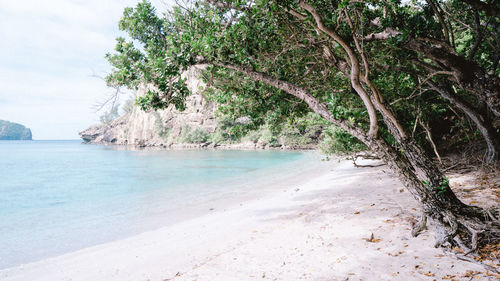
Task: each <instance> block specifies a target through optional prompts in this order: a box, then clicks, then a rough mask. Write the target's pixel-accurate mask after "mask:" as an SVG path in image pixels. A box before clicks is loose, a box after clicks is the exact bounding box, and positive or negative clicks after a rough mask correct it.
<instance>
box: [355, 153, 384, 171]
mask: <svg viewBox="0 0 500 281" xmlns="http://www.w3.org/2000/svg"><path fill="white" fill-rule="evenodd" d="M358 158H362V159H368V160H381V159H380V158H379V157H377V156H376V155H372V154H355V155H353V156H352V158H351V160H352V163H353V165H354V167H356V168H375V167H380V166H384V165H385V163H380V164H376V165H360V164H357V163H356V160H358Z"/></svg>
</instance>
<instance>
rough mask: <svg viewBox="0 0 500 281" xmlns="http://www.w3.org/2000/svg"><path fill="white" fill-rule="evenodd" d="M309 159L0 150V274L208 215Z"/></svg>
mask: <svg viewBox="0 0 500 281" xmlns="http://www.w3.org/2000/svg"><path fill="white" fill-rule="evenodd" d="M307 159H308V157H307V154H305V153H301V152H283V151H159V150H156V151H153V150H127V149H124V148H119V147H110V146H97V145H84V144H80V142H79V141H0V269H1V268H7V267H11V266H15V265H19V264H23V263H27V262H32V261H36V260H40V259H43V258H47V257H50V256H55V255H58V254H62V253H66V252H70V251H74V250H77V249H81V248H84V247H87V246H91V245H96V244H99V243H104V242H108V241H112V240H116V239H118V238H123V237H127V236H130V235H133V234H137V233H140V232H143V231H146V230H152V229H156V228H159V227H161V226H164V225H167V224H170V223H174V222H176V221H179V220H182V219H186V218H189V217H190V216H194V215H196V214H199V213H200V212H207V210H209V209H208V208H209V207H211V205H210V204H212V203H214V202H216V201H217V200H222V199H230V198H231V196H233V197H234V196H238V195H241V194H251V193H252V192H257V191H258V190H257V189H258V188H259V187H258V185H255V184H253V185H252V184H251V183H252V182H254V181H255V180H256V179H262V178H266V177H268V178H269V179H271V178H275V177H277V175H278V174H280V173H281V174H283V171H290V170H292V169H296V168H297V167H298V166H299V165H301V164H303V163H304V161H306V160H307Z"/></svg>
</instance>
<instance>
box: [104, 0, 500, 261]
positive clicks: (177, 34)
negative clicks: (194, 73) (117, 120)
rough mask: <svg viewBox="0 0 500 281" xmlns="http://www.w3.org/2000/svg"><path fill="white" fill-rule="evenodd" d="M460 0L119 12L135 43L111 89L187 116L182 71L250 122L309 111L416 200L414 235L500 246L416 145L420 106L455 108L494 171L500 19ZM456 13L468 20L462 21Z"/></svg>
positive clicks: (488, 213)
mask: <svg viewBox="0 0 500 281" xmlns="http://www.w3.org/2000/svg"><path fill="white" fill-rule="evenodd" d="M463 2H464V3H462V2H461V1H458V0H449V1H436V0H429V1H427V2H425V3H420V2H419V3H418V4H402V3H400V2H399V1H364V0H352V1H349V0H346V1H323V0H314V1H294V0H288V1H285V0H282V1H276V0H254V1H242V0H205V1H201V0H200V1H190V2H183V3H178V5H176V6H175V7H174V8H173V11H171V12H169V13H167V14H164V15H163V16H162V17H159V16H158V15H157V14H156V12H155V9H154V7H153V6H152V5H151V4H150V3H149V2H147V1H144V2H142V3H139V4H138V5H137V7H135V8H127V9H125V11H124V15H123V17H122V19H121V20H120V28H121V29H122V30H124V31H126V32H127V33H128V35H129V36H130V38H131V39H132V41H127V40H125V39H123V38H119V39H118V44H117V46H116V49H115V52H114V53H113V54H108V55H107V57H108V60H109V61H110V63H111V64H112V66H113V67H114V70H113V72H112V73H111V74H110V75H109V76H108V77H107V82H108V84H110V85H126V86H128V87H137V85H138V84H139V83H149V84H151V85H154V89H155V90H150V91H149V92H148V93H147V94H146V95H145V96H142V97H138V99H137V101H136V103H137V104H138V105H140V106H141V107H142V108H143V109H149V108H153V109H158V108H165V107H167V106H169V105H170V104H174V105H175V106H176V107H178V108H181V109H182V108H183V101H184V99H185V97H186V96H187V95H189V91H188V89H187V88H186V86H185V83H184V82H185V81H184V80H183V79H182V78H181V74H182V72H183V71H185V70H186V69H188V68H189V67H192V66H195V65H203V66H204V71H203V78H204V79H205V80H206V82H207V87H208V88H207V91H210V94H211V96H212V97H214V98H215V99H216V100H217V101H219V102H220V103H221V106H229V107H231V106H233V107H235V106H237V107H238V108H240V110H239V111H238V112H239V113H241V114H244V115H248V116H258V115H263V114H268V113H269V112H270V111H273V112H279V114H280V115H282V116H287V115H289V116H295V115H297V114H301V113H303V112H305V111H307V110H309V111H313V112H315V113H317V114H319V115H320V116H321V117H322V118H323V119H325V120H326V121H328V122H330V123H331V124H333V125H335V126H337V127H339V128H341V129H343V130H345V131H346V132H347V133H349V134H350V135H352V136H353V137H355V138H356V139H357V140H359V141H360V142H362V143H363V144H365V145H366V146H367V147H368V148H369V149H370V150H371V151H373V152H374V153H375V154H376V155H377V156H378V157H380V158H381V159H383V160H384V161H385V162H386V163H387V165H388V166H389V167H390V168H391V169H392V170H393V171H394V172H395V174H397V175H398V177H399V179H400V180H401V181H402V183H403V184H404V185H405V187H406V188H407V189H408V190H409V191H410V193H411V194H412V195H413V196H414V198H415V199H416V200H418V202H420V204H421V209H422V216H421V218H420V221H419V223H418V224H416V225H415V226H414V229H413V231H412V233H413V234H414V235H418V233H419V232H421V231H422V230H423V229H425V227H426V225H427V224H429V223H430V225H432V226H433V229H434V232H435V233H436V238H437V239H436V244H435V245H436V247H438V246H443V245H450V244H451V245H454V246H457V247H460V248H462V249H464V250H465V251H466V252H468V253H469V252H473V251H475V250H477V249H478V246H480V245H482V244H483V243H488V242H493V243H497V242H498V241H499V240H500V222H499V210H497V209H483V208H479V207H476V206H469V205H466V204H464V203H463V202H461V201H460V200H459V199H458V198H457V197H456V196H455V194H454V193H453V191H452V190H451V188H450V186H449V183H448V180H447V178H446V177H445V176H444V175H443V173H442V172H441V171H440V169H439V168H438V166H437V165H436V163H435V162H434V161H433V159H432V158H431V157H430V156H429V153H428V151H427V150H426V149H424V147H423V146H422V142H421V140H419V139H417V137H416V136H415V135H414V134H412V128H413V130H414V126H416V122H417V120H415V117H416V116H418V115H417V112H416V111H417V110H416V108H417V106H416V104H417V100H418V103H419V106H418V108H419V109H420V110H422V111H424V112H425V111H426V110H427V111H430V110H433V108H435V107H437V106H440V105H442V104H445V103H450V104H451V105H452V106H454V107H456V108H458V109H460V110H463V111H464V112H465V113H466V114H467V116H469V118H471V120H472V121H473V122H474V123H475V124H476V125H477V128H478V129H479V130H480V131H481V132H482V133H483V137H484V138H485V140H486V142H487V143H488V148H489V150H490V155H489V159H490V161H496V159H498V153H497V149H498V143H497V142H498V138H497V137H498V131H495V128H494V125H493V123H494V121H495V120H498V106H499V96H498V95H499V89H500V88H499V75H498V73H499V70H498V67H497V65H498V58H499V57H498V45H495V44H497V43H498V42H497V41H496V39H498V38H496V39H495V38H493V39H491V38H490V34H489V33H491V32H496V30H497V29H498V26H499V18H498V14H490V12H488V11H485V10H484V9H482V8H480V7H475V6H474V5H472V4H470V3H469V2H474V3H475V2H476V1H463ZM478 2H480V1H478ZM481 3H483V4H484V5H487V4H485V3H484V2H481ZM460 5H468V7H469V9H471V13H470V16H469V17H467V18H464V17H461V19H459V18H458V16H459V15H458V14H457V13H459V12H460V11H461V10H460V9H459V7H461V6H460ZM491 5H494V4H491ZM457 7H458V8H457ZM478 18H479V19H478ZM471 20H472V21H475V22H476V23H477V22H478V21H479V23H477V26H476V25H474V24H473V23H471V22H470V21H471ZM457 21H458V22H457ZM485 21H486V22H485ZM459 25H468V26H470V29H476V33H475V35H473V36H472V37H471V36H469V37H471V38H468V39H467V38H466V39H464V38H463V37H464V36H465V35H464V33H467V32H469V33H470V30H469V29H461V32H460V30H458V28H457V26H459ZM457 30H458V31H457ZM477 30H479V31H477ZM492 30H493V31H492ZM478 37H481V38H478ZM497 37H498V36H497ZM460 40H461V41H460ZM470 42H473V43H471V44H473V45H472V46H468V45H467V44H469V43H470ZM134 44H138V45H139V46H135V45H134ZM476 45H477V46H476ZM464 46H467V47H464ZM459 48H462V49H461V50H458V49H459ZM477 58H479V59H477ZM424 87H425V88H424ZM422 92H431V94H429V96H426V95H424V94H423V93H422ZM245 104H247V105H249V106H246V107H245V106H243V105H245ZM471 104H475V106H472V105H471ZM476 105H477V106H476ZM242 108H244V109H242ZM306 109H307V110H306ZM483 129H484V130H483Z"/></svg>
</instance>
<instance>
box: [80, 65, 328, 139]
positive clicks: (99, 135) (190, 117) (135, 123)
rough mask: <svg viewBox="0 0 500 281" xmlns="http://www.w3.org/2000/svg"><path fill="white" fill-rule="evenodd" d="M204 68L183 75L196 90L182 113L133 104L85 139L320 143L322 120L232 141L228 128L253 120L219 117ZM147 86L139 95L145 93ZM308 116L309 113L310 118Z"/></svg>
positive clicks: (171, 108) (88, 131) (262, 129)
mask: <svg viewBox="0 0 500 281" xmlns="http://www.w3.org/2000/svg"><path fill="white" fill-rule="evenodd" d="M199 71H200V69H198V68H194V67H193V68H191V69H190V70H189V71H186V72H185V73H184V75H183V76H184V77H183V78H185V79H186V81H187V86H188V87H189V89H190V90H191V92H192V94H191V95H190V96H189V97H188V98H187V100H186V109H185V110H184V111H178V110H176V109H175V107H174V106H172V105H171V106H169V107H168V108H167V109H164V110H157V111H149V112H145V111H143V110H141V109H140V108H139V107H137V106H134V107H133V109H132V110H131V112H129V113H127V114H125V115H124V116H121V117H119V118H118V119H115V120H114V121H111V122H109V123H102V124H99V125H95V126H92V127H90V128H88V129H86V130H84V131H82V132H80V137H81V138H82V139H83V141H84V142H86V143H95V144H118V145H133V146H139V147H168V148H174V149H183V148H215V147H217V148H219V149H268V148H273V149H311V148H315V147H316V146H317V145H318V142H319V141H320V139H321V137H320V135H321V134H322V132H323V129H324V127H325V125H324V124H322V123H321V122H319V123H317V122H316V123H317V124H316V123H315V122H314V121H313V119H314V118H313V119H307V120H306V122H305V123H304V124H307V126H300V127H304V128H305V129H301V130H299V129H298V128H297V127H294V126H290V125H287V126H285V129H284V130H283V131H282V132H281V134H278V135H275V134H273V133H272V132H271V131H270V130H269V128H267V127H266V126H261V127H260V128H259V129H258V130H256V131H252V132H249V133H248V135H246V136H244V137H241V138H237V139H232V138H231V137H228V136H227V129H228V126H229V127H232V126H245V125H246V124H248V123H249V122H251V120H250V119H249V118H248V117H241V118H238V119H236V120H229V121H227V120H226V121H224V120H219V121H220V122H219V123H218V122H217V121H218V120H216V118H215V117H214V113H215V111H216V108H217V105H216V104H214V103H212V102H209V101H207V100H206V99H205V98H204V97H203V96H202V94H201V89H203V87H204V86H205V85H204V84H203V82H202V81H201V80H200V79H199V78H198V76H199ZM147 91H148V87H147V86H145V85H143V86H141V87H139V89H138V91H137V95H138V96H142V95H145V94H146V93H147ZM306 118H309V117H306Z"/></svg>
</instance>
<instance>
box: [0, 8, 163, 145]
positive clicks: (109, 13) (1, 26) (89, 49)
mask: <svg viewBox="0 0 500 281" xmlns="http://www.w3.org/2000/svg"><path fill="white" fill-rule="evenodd" d="M137 2H138V0H44V1H40V0H18V1H16V0H0V120H7V121H11V122H16V123H20V124H23V125H25V126H26V127H28V128H30V129H31V131H32V134H33V139H37V140H43V139H50V140H56V139H78V138H79V136H78V132H79V131H82V130H84V129H86V128H87V127H89V126H90V125H93V124H96V123H98V122H99V116H100V115H101V114H102V112H96V107H95V105H96V104H97V103H98V102H99V101H102V100H103V99H105V98H106V96H107V95H109V94H110V93H112V92H113V89H109V88H107V87H106V85H105V83H104V81H103V80H102V79H99V78H96V77H93V75H98V76H101V77H104V76H106V73H109V71H110V69H111V68H110V66H109V65H108V64H107V61H106V60H105V59H104V55H105V54H106V53H107V52H111V51H112V50H113V48H114V45H115V38H116V37H118V36H125V34H124V33H123V32H121V31H119V30H118V21H119V19H120V17H121V15H122V12H123V8H124V7H131V6H134V5H135V4H136V3H137ZM151 2H152V3H153V5H154V6H155V7H156V8H157V10H158V12H163V11H165V10H166V9H167V6H168V5H169V4H168V3H169V0H153V1H151ZM125 98H126V97H125Z"/></svg>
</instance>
